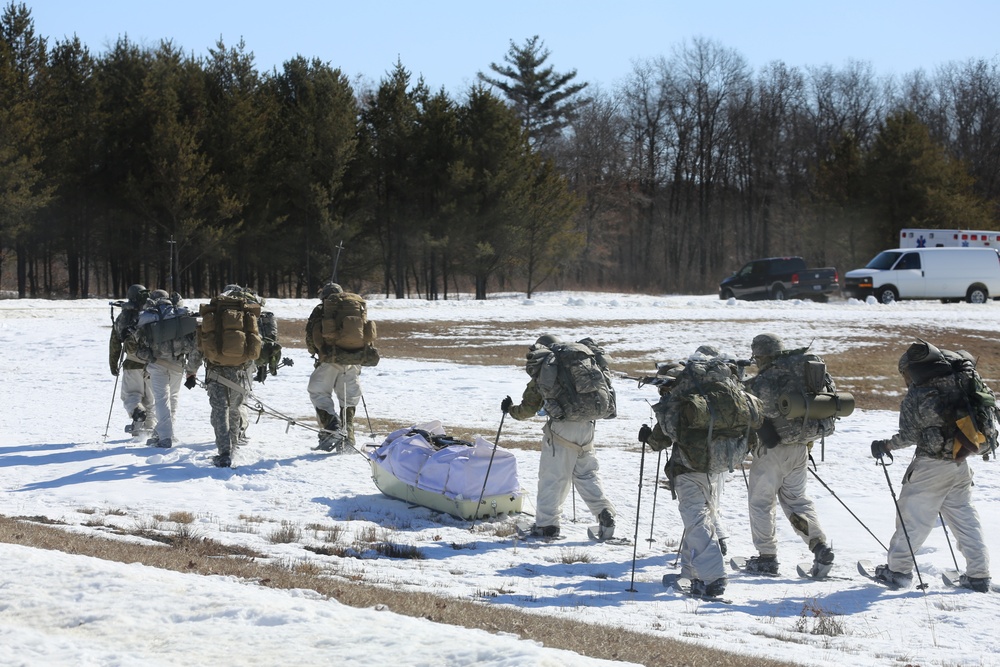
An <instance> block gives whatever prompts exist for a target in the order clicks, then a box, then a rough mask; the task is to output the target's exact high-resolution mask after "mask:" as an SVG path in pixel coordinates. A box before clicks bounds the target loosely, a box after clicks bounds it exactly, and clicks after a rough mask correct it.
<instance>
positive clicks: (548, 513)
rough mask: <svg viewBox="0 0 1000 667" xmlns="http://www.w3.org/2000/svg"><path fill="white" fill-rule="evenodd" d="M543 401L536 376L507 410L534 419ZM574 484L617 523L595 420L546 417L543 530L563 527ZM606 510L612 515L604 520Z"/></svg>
mask: <svg viewBox="0 0 1000 667" xmlns="http://www.w3.org/2000/svg"><path fill="white" fill-rule="evenodd" d="M543 338H544V337H543ZM539 340H542V338H540V339H539ZM543 402H544V399H543V397H542V394H541V392H540V391H539V389H538V385H537V383H536V382H535V380H534V379H532V380H530V381H529V382H528V385H527V386H526V387H525V388H524V392H523V393H522V395H521V402H520V404H518V405H512V406H511V407H510V408H509V410H508V411H507V413H508V414H509V415H510V416H511V417H513V418H514V419H517V420H519V421H522V420H525V419H531V418H532V417H534V416H535V415H537V414H538V411H539V410H541V408H542V403H543ZM573 487H575V488H576V491H577V492H578V493H579V494H580V498H582V499H583V502H584V503H585V504H586V505H587V508H588V509H589V510H590V512H591V514H593V515H594V516H595V517H598V519H599V520H601V521H603V522H604V523H607V522H608V521H609V520H610V525H611V526H613V525H614V520H613V519H614V516H615V515H616V514H617V512H616V510H615V506H614V505H613V504H612V503H611V501H610V500H608V497H607V496H606V495H605V494H604V487H603V485H602V484H601V476H600V466H599V465H598V463H597V457H596V456H595V455H594V422H593V421H568V420H555V419H552V418H551V417H548V416H546V420H545V425H544V426H543V427H542V454H541V458H540V459H539V463H538V499H537V502H536V503H535V525H536V526H537V527H538V528H539V529H540V530H541V529H544V528H547V527H548V528H555V529H557V528H558V527H559V521H560V517H561V515H562V506H563V503H564V502H565V501H566V496H568V495H569V493H570V490H571V489H572V488H573ZM605 511H606V512H607V513H608V514H607V515H605V517H606V518H604V519H601V515H602V513H603V512H605ZM543 534H544V533H543ZM554 534H558V531H557V530H556V531H555V533H554Z"/></svg>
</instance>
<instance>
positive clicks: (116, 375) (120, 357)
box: [104, 348, 125, 440]
mask: <svg viewBox="0 0 1000 667" xmlns="http://www.w3.org/2000/svg"><path fill="white" fill-rule="evenodd" d="M124 352H125V348H122V355H123V354H124ZM122 355H119V356H118V373H116V374H115V388H114V389H112V390H111V407H109V408H108V423H107V424H105V425H104V439H105V440H107V439H108V431H109V430H110V429H111V412H112V411H113V410H114V409H115V396H117V395H118V378H119V376H120V375H121V374H122V366H123V365H124V364H123V362H122V359H123V356H122Z"/></svg>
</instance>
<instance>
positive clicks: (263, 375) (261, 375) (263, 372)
mask: <svg viewBox="0 0 1000 667" xmlns="http://www.w3.org/2000/svg"><path fill="white" fill-rule="evenodd" d="M253 379H254V380H256V381H257V382H263V381H264V380H266V379H267V366H260V367H259V368H258V369H257V375H255V376H254V378H253Z"/></svg>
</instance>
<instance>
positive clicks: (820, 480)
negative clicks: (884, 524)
mask: <svg viewBox="0 0 1000 667" xmlns="http://www.w3.org/2000/svg"><path fill="white" fill-rule="evenodd" d="M809 460H810V461H812V454H810V455H809ZM812 463H813V465H814V466H815V465H816V462H815V461H812ZM806 470H808V471H809V472H810V473H811V474H812V476H813V477H815V478H816V481H817V482H819V483H820V484H822V485H823V488H824V489H826V490H827V491H829V492H830V495H831V496H833V497H834V498H836V499H837V500H838V501H839V502H840V504H841V505H843V506H844V509H846V510H847V511H848V512H849V513H850V515H851V516H853V517H854V518H855V520H856V521H857V522H858V523H860V524H861V527H862V528H864V529H865V530H867V531H868V534H869V535H871V536H872V537H874V538H875V541H876V542H878V544H879V546H880V547H882V548H883V549H885V550H886V551H889V548H888V547H886V546H885V545H884V544H882V540H880V539H878V537H875V533H873V532H872V531H871V529H870V528H868V526H866V525H865V522H864V521H862V520H861V519H859V518H858V515H857V514H855V513H854V512H852V511H851V508H850V507H848V506H847V504H846V503H845V502H844V501H843V500H841V499H840V496H838V495H837V494H836V493H834V491H833V489H831V488H830V487H829V486H827V484H826V482H824V481H823V480H822V479H820V476H819V475H817V474H816V473H815V471H813V469H812V468H810V467H809V466H806Z"/></svg>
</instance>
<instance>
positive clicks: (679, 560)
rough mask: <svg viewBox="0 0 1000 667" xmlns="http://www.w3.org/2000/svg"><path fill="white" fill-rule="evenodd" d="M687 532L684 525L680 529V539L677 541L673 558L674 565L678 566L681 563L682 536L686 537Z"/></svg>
mask: <svg viewBox="0 0 1000 667" xmlns="http://www.w3.org/2000/svg"><path fill="white" fill-rule="evenodd" d="M687 534H688V531H687V527H685V528H684V530H682V531H681V541H680V542H678V543H677V556H676V557H675V558H674V567H678V566H679V565H680V564H681V549H683V548H684V538H685V537H687Z"/></svg>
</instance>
